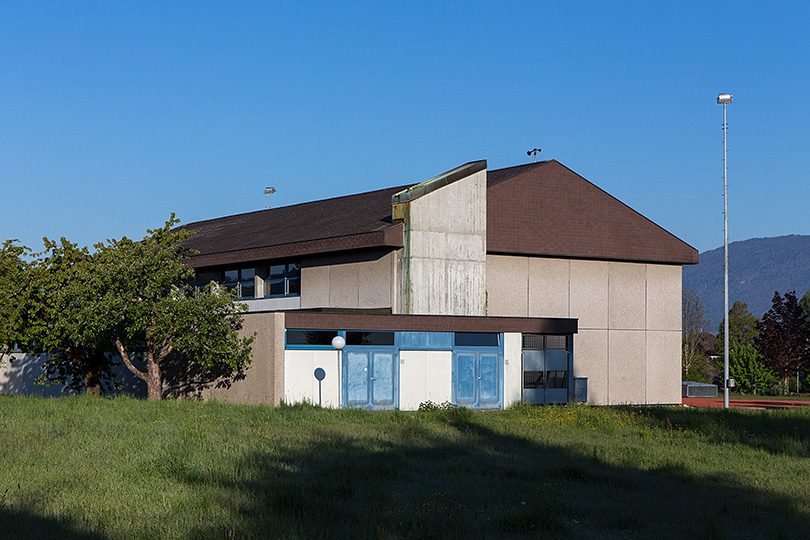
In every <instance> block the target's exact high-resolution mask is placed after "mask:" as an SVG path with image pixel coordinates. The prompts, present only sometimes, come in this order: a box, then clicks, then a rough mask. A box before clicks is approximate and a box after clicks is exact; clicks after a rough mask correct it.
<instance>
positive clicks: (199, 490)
mask: <svg viewBox="0 0 810 540" xmlns="http://www.w3.org/2000/svg"><path fill="white" fill-rule="evenodd" d="M0 433H1V434H2V439H0V461H1V462H0V536H3V535H5V536H6V537H8V538H68V539H112V538H127V539H129V538H150V539H151V538H200V539H209V538H210V539H231V538H673V539H674V538H678V539H680V538H735V539H737V538H797V539H798V538H808V537H810V461H808V456H810V411H808V410H807V409H793V410H782V411H741V410H732V411H724V410H718V409H705V410H693V409H679V408H606V407H605V408H597V407H584V406H571V407H543V408H535V407H520V408H515V409H511V410H507V411H501V412H490V413H473V412H471V411H468V410H466V409H448V410H435V411H427V412H416V413H405V412H393V413H374V412H367V411H358V410H326V409H319V408H317V407H312V406H281V407H276V408H270V407H249V406H234V405H226V404H221V403H216V402H207V403H203V402H175V401H166V402H158V403H154V402H147V401H140V400H130V399H124V398H122V399H113V400H102V399H92V398H86V397H83V396H79V397H69V398H60V399H38V398H24V397H5V398H0Z"/></svg>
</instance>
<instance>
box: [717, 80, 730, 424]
mask: <svg viewBox="0 0 810 540" xmlns="http://www.w3.org/2000/svg"><path fill="white" fill-rule="evenodd" d="M717 103H722V104H723V236H724V241H723V248H724V252H725V264H724V265H723V268H724V289H723V294H724V303H723V307H724V308H725V310H724V311H723V332H724V335H723V407H724V408H726V409H728V389H729V386H731V385H733V384H734V383H733V381H732V380H731V379H729V378H728V122H726V106H727V105H728V104H729V103H731V94H720V95H718V96H717Z"/></svg>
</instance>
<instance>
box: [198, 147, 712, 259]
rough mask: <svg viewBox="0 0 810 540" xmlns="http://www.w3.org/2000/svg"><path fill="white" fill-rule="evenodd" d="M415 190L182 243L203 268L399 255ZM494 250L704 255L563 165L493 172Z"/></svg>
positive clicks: (232, 227)
mask: <svg viewBox="0 0 810 540" xmlns="http://www.w3.org/2000/svg"><path fill="white" fill-rule="evenodd" d="M485 163H486V162H471V163H469V164H467V165H465V166H462V167H468V166H473V167H478V166H479V165H480V164H483V166H482V167H485V166H486V165H485ZM455 170H456V169H454V171H455ZM450 172H452V171H450ZM467 172H468V171H467ZM446 174H447V173H446ZM440 176H441V175H440ZM436 178H438V177H436ZM412 186H413V184H410V185H406V186H398V187H393V188H387V189H380V190H376V191H369V192H366V193H358V194H356V195H348V196H344V197H336V198H333V199H324V200H320V201H314V202H309V203H302V204H296V205H293V206H285V207H280V208H273V209H270V210H259V211H256V212H250V213H247V214H238V215H235V216H226V217H222V218H216V219H209V220H206V221H198V222H196V223H189V224H187V225H184V226H183V227H182V228H185V229H190V230H194V231H196V234H195V235H193V236H191V237H190V238H188V239H187V240H186V241H185V242H184V245H185V246H186V247H188V248H190V249H193V250H196V251H198V252H199V254H198V255H195V256H193V257H191V259H190V260H189V263H190V264H191V266H194V267H197V268H200V267H206V266H214V265H221V264H239V263H243V262H250V261H258V260H265V259H283V258H293V257H301V256H304V255H313V254H323V253H336V252H341V251H350V250H358V249H369V248H380V247H385V248H391V249H397V248H401V247H403V227H402V222H401V220H396V219H393V218H392V203H393V202H396V201H393V199H392V198H393V197H394V195H396V194H398V193H401V192H402V191H403V190H407V189H409V188H411V187H412ZM487 251H488V252H490V253H504V254H516V255H528V256H543V257H560V258H582V259H603V260H619V261H634V262H657V263H665V264H694V263H697V260H698V259H697V258H698V254H697V250H695V249H694V248H692V247H691V246H689V245H688V244H686V243H685V242H683V241H682V240H680V239H678V238H677V237H675V236H674V235H672V234H670V233H669V232H667V231H666V230H664V229H663V228H661V227H659V226H658V225H656V224H655V223H653V222H652V221H650V220H649V219H647V218H645V217H644V216H642V215H641V214H639V213H638V212H636V211H635V210H633V209H632V208H630V207H628V206H627V205H625V204H624V203H622V202H620V201H619V200H617V199H616V198H614V197H612V196H611V195H609V194H608V193H606V192H604V191H602V190H601V189H599V188H598V187H596V186H595V185H593V184H591V183H590V182H588V181H587V180H585V179H584V178H582V177H581V176H579V175H578V174H576V173H574V172H573V171H571V170H570V169H568V168H567V167H565V166H563V165H562V164H560V163H559V162H557V161H556V160H550V161H541V162H537V163H528V164H525V165H517V166H515V167H507V168H505V169H496V170H491V171H487Z"/></svg>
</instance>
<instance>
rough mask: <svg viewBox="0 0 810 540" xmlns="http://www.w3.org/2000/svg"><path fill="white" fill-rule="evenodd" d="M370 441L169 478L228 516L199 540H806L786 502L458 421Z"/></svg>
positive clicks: (406, 423) (801, 512)
mask: <svg viewBox="0 0 810 540" xmlns="http://www.w3.org/2000/svg"><path fill="white" fill-rule="evenodd" d="M430 423H433V425H429V424H430ZM436 424H438V426H437V425H436ZM380 429H384V430H385V432H386V437H380V436H376V435H374V434H373V433H371V434H364V433H360V430H358V434H357V435H355V436H347V435H346V432H345V431H342V432H338V431H337V430H333V429H330V428H329V427H328V425H327V426H324V427H323V428H321V430H320V431H319V432H317V431H316V432H315V433H313V436H312V437H311V438H309V439H307V440H308V442H307V443H306V444H302V445H301V446H299V447H297V448H294V449H291V448H285V449H284V450H271V451H267V452H256V453H253V454H251V455H249V456H246V457H245V458H244V459H243V460H242V461H241V462H239V463H237V464H234V467H233V470H234V472H233V473H232V474H220V475H219V476H214V477H212V473H211V472H210V470H209V471H202V470H195V469H194V468H193V467H190V466H185V465H183V464H178V466H177V467H175V468H173V469H172V470H168V471H166V474H167V475H168V476H170V477H172V478H173V479H175V480H179V481H181V482H184V483H188V484H191V485H199V486H200V488H201V489H202V488H203V487H204V486H209V485H211V484H214V485H216V486H218V491H217V500H216V501H215V504H216V505H217V506H219V507H220V508H224V507H228V508H231V509H232V511H231V514H230V515H231V518H232V519H230V520H229V523H228V525H227V526H222V527H219V528H217V527H209V526H207V525H206V524H200V527H199V529H198V530H196V531H194V537H196V538H419V539H429V538H437V539H439V538H441V539H447V538H464V539H469V538H566V539H568V538H583V539H584V538H588V539H592V538H606V539H610V538H657V539H668V538H672V539H682V538H716V539H722V538H735V539H737V538H766V539H767V538H774V539H777V538H778V539H782V538H785V539H790V538H796V539H799V538H802V539H804V538H808V537H810V515H808V513H807V509H806V507H804V506H801V507H800V506H798V504H797V501H796V500H794V499H790V498H786V497H780V496H775V495H773V494H771V493H768V492H766V491H759V490H754V489H743V488H740V487H735V486H733V485H730V484H729V482H727V481H726V479H723V478H696V477H693V476H692V475H691V474H690V473H689V472H688V471H686V470H684V469H683V468H679V467H677V466H674V467H666V466H664V467H661V468H659V469H657V470H652V471H642V470H639V469H634V468H626V467H617V466H613V465H609V464H606V463H605V462H604V461H603V460H602V458H600V456H598V455H589V456H583V455H580V454H577V453H576V451H572V450H568V449H564V448H558V447H551V446H544V445H541V444H537V443H535V442H532V441H529V440H528V439H523V438H520V437H514V436H508V435H504V434H500V433H497V432H494V431H492V430H490V429H488V428H486V427H483V426H481V425H479V424H477V423H475V422H474V421H471V422H467V421H466V420H465V419H464V418H463V417H462V418H453V417H449V418H448V417H444V418H443V417H441V416H440V415H434V416H422V417H417V418H416V419H415V420H413V421H411V420H410V419H409V418H405V419H404V420H403V421H401V422H399V423H392V424H390V425H385V426H384V427H381V428H380ZM392 441H396V442H392Z"/></svg>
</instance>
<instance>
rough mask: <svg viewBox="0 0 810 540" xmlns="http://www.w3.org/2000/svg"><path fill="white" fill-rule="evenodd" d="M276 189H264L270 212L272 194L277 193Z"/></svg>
mask: <svg viewBox="0 0 810 540" xmlns="http://www.w3.org/2000/svg"><path fill="white" fill-rule="evenodd" d="M275 192H276V188H274V187H266V188H264V194H265V195H267V209H268V210H270V194H271V193H275Z"/></svg>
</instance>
